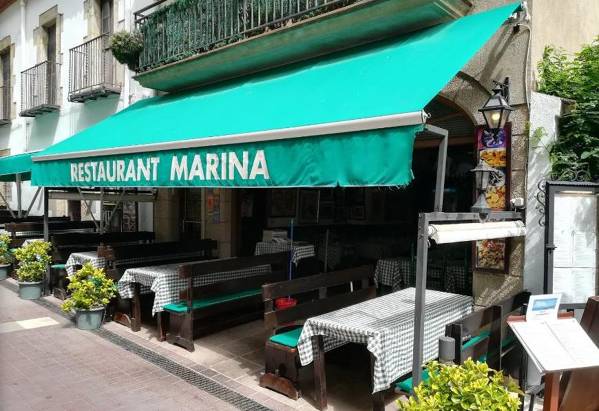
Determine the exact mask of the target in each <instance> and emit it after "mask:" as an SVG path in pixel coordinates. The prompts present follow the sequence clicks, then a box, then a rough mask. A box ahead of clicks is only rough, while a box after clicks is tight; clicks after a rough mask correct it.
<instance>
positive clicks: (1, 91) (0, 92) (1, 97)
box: [0, 84, 11, 123]
mask: <svg viewBox="0 0 599 411" xmlns="http://www.w3.org/2000/svg"><path fill="white" fill-rule="evenodd" d="M10 100H11V98H10V85H6V84H5V85H3V86H0V123H5V122H7V121H9V120H10V106H11V102H10Z"/></svg>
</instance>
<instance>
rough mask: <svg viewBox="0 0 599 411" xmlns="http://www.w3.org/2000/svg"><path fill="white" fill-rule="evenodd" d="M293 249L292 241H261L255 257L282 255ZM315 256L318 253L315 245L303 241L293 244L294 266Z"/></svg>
mask: <svg viewBox="0 0 599 411" xmlns="http://www.w3.org/2000/svg"><path fill="white" fill-rule="evenodd" d="M291 248H292V247H291V241H285V242H276V241H259V242H257V243H256V252H255V253H254V255H262V254H274V253H280V252H282V251H290V250H291ZM315 255H316V253H315V251H314V245H313V244H309V243H305V242H301V241H298V242H294V243H293V252H292V255H291V261H293V263H294V264H297V263H298V261H299V260H301V259H302V258H307V257H314V256H315Z"/></svg>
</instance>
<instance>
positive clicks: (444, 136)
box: [421, 124, 449, 212]
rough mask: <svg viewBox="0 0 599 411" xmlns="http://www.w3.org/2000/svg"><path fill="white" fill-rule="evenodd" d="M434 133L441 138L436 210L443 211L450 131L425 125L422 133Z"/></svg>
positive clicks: (436, 184) (436, 186)
mask: <svg viewBox="0 0 599 411" xmlns="http://www.w3.org/2000/svg"><path fill="white" fill-rule="evenodd" d="M431 134H432V135H433V137H434V138H435V139H437V138H438V139H439V148H438V152H437V178H436V181H435V204H434V211H438V212H441V211H443V195H444V194H445V168H446V164H447V146H448V140H449V131H447V130H445V129H444V128H441V127H437V126H433V125H431V124H425V125H424V131H422V133H421V135H431Z"/></svg>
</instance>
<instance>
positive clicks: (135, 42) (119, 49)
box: [110, 31, 144, 70]
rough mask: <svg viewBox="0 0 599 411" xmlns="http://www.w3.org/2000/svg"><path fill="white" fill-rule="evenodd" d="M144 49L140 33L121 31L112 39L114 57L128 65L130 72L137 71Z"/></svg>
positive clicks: (111, 46)
mask: <svg viewBox="0 0 599 411" xmlns="http://www.w3.org/2000/svg"><path fill="white" fill-rule="evenodd" d="M143 48H144V40H143V37H142V35H141V33H140V32H139V31H134V32H132V33H129V32H128V31H119V32H116V33H114V34H113V35H112V36H111V37H110V50H112V55H113V56H114V58H115V59H116V60H117V61H118V62H119V63H121V64H126V65H127V67H129V69H130V70H135V69H136V68H137V66H138V65H139V55H140V54H141V51H142V50H143Z"/></svg>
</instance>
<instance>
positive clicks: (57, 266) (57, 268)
mask: <svg viewBox="0 0 599 411" xmlns="http://www.w3.org/2000/svg"><path fill="white" fill-rule="evenodd" d="M50 267H52V268H53V269H55V270H64V269H65V268H66V265H65V264H52V265H51V266H50Z"/></svg>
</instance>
